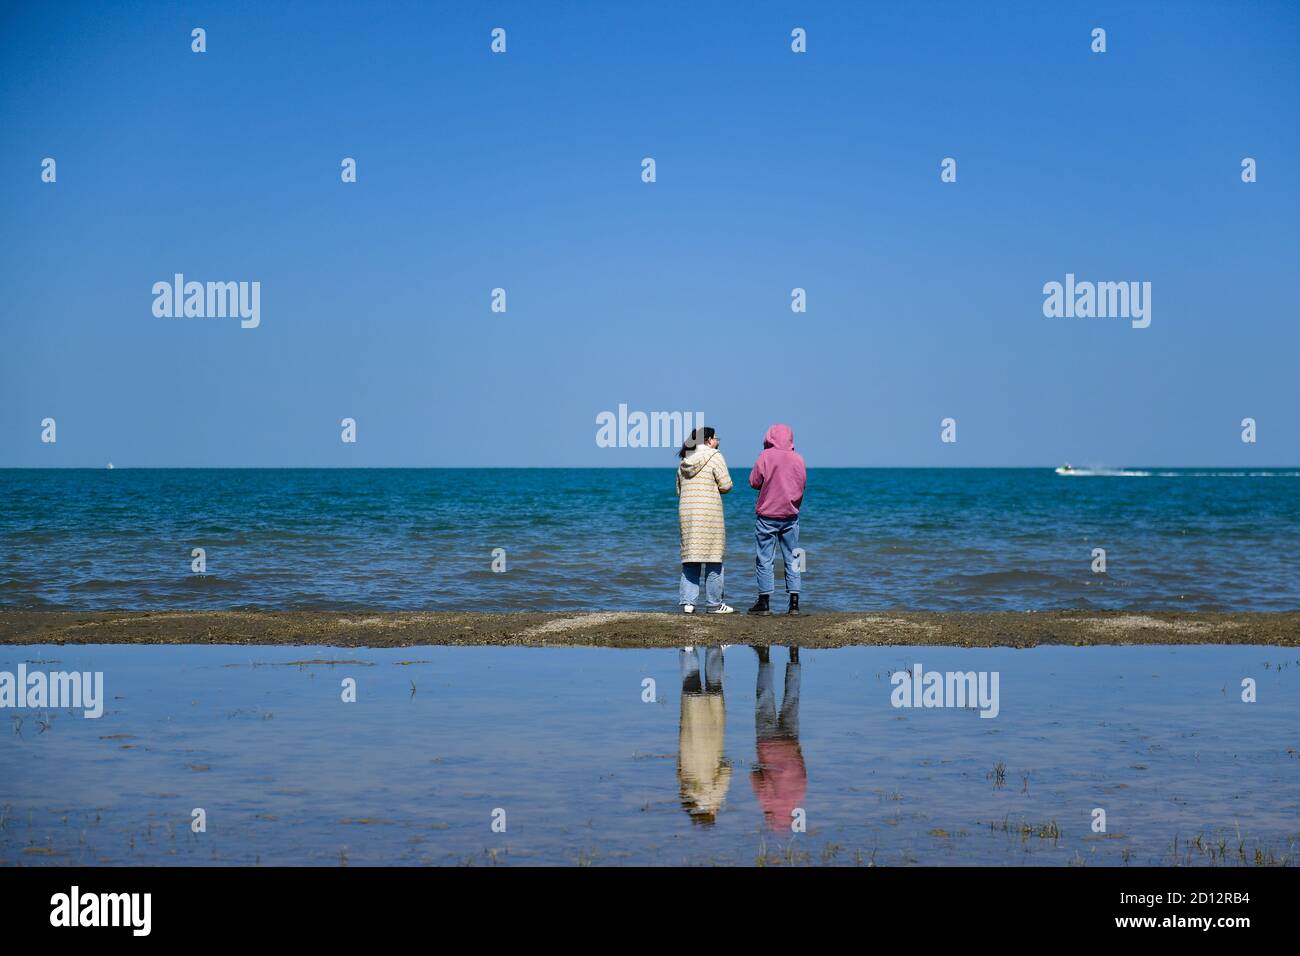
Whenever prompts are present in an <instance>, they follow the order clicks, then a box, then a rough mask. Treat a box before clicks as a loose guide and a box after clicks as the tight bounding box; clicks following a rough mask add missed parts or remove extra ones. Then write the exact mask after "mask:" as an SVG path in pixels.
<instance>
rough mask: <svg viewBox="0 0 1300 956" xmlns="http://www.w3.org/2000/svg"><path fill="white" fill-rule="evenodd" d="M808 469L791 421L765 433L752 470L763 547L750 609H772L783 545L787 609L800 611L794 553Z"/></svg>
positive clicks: (757, 560) (756, 525)
mask: <svg viewBox="0 0 1300 956" xmlns="http://www.w3.org/2000/svg"><path fill="white" fill-rule="evenodd" d="M807 483H808V469H807V466H805V465H804V461H803V455H801V454H799V453H798V452H797V451H795V450H794V432H793V431H791V430H790V426H789V425H779V424H778V425H773V426H772V427H771V428H769V429H768V430H767V434H766V435H764V436H763V453H762V454H761V455H759V456H758V461H757V462H755V463H754V470H753V471H751V472H750V473H749V486H750V487H751V488H757V489H758V501H757V503H756V504H755V505H754V539H755V542H756V544H757V545H758V551H757V553H756V556H755V558H754V564H755V566H756V567H757V569H758V603H756V604H755V605H754V606H753V607H751V608H750V609H749V613H750V614H764V615H766V614H771V613H772V610H771V608H770V607H769V601H770V600H771V597H772V591H773V589H774V588H775V581H774V580H773V576H772V562H773V560H774V559H775V557H776V548H777V545H778V544H779V545H780V546H781V563H782V565H783V566H784V567H785V590H786V593H787V594H789V595H790V609H789V611H788V612H787V613H789V614H798V613H799V583H800V581H799V577H800V576H799V568H798V565H797V563H796V561H795V556H794V552H795V549H796V548H798V547H799V506H800V505H802V504H803V492H804V486H805V485H806V484H807Z"/></svg>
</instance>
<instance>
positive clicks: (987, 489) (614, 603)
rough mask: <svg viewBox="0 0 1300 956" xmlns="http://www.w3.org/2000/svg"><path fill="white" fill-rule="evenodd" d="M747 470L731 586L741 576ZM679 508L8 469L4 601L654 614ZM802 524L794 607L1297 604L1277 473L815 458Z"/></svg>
mask: <svg viewBox="0 0 1300 956" xmlns="http://www.w3.org/2000/svg"><path fill="white" fill-rule="evenodd" d="M745 475H746V471H745V469H744V468H743V467H742V465H741V463H739V462H737V463H735V468H734V473H733V476H734V477H735V478H736V479H737V487H736V490H735V491H734V492H733V493H732V494H730V495H728V496H727V497H726V499H725V504H726V509H727V522H728V553H727V594H728V597H729V599H732V601H733V603H739V602H742V601H744V600H746V599H747V598H749V597H750V596H751V594H752V592H753V589H754V582H753V537H752V513H753V502H754V492H753V491H751V490H750V489H749V488H748V487H746V486H745V484H744V478H745ZM676 521H677V517H676V498H675V496H674V494H673V473H672V469H671V467H667V468H664V469H662V470H656V469H573V470H550V469H470V470H453V469H448V470H332V469H321V470H292V469H286V470H221V469H213V470H130V469H116V470H113V471H109V470H103V471H99V470H4V471H0V605H3V606H9V607H30V608H40V607H46V608H64V609H86V610H93V609H106V608H113V609H156V608H170V609H183V608H193V609H213V608H235V607H261V608H294V609H308V608H315V609H359V608H370V609H385V608H389V609H399V608H400V609H423V610H474V609H482V610H578V609H588V608H590V609H656V608H669V607H671V606H673V605H674V603H675V601H676V576H677V573H678V564H677V561H678V558H677V524H676ZM801 525H802V535H803V537H802V542H801V543H802V545H803V547H804V548H805V549H806V551H807V571H806V573H805V575H804V596H805V597H804V600H805V603H806V604H807V605H808V606H809V607H810V608H812V609H816V608H821V609H824V610H860V609H911V610H975V611H979V610H1028V609H1048V608H1094V609H1105V608H1118V609H1146V610H1162V609H1180V608H1181V609H1190V610H1280V609H1290V610H1294V609H1296V608H1297V607H1300V574H1297V573H1296V567H1297V565H1296V560H1295V542H1296V540H1297V537H1298V535H1300V473H1298V472H1296V471H1293V470H1291V471H1288V470H1267V469H1259V470H1241V469H1233V470H1221V471H1213V470H1205V469H1196V470H1189V471H1174V470H1169V469H1157V468H1132V469H1123V470H1117V471H1114V472H1098V473H1095V474H1092V475H1074V476H1058V475H1056V474H1054V473H1053V472H1052V470H1051V469H1036V470H1029V469H1023V470H1022V469H812V471H811V473H810V477H809V491H808V496H807V498H806V500H805V504H804V512H803V516H802V520H801ZM196 547H201V548H203V549H205V551H206V555H207V571H206V573H205V574H195V573H193V572H192V570H191V561H192V558H191V549H193V548H196ZM496 548H502V549H504V550H505V560H506V571H505V572H504V573H495V572H494V571H493V570H492V561H493V556H492V552H493V549H496ZM1094 548H1104V549H1105V551H1106V560H1107V572H1106V573H1105V574H1095V573H1093V571H1092V569H1091V566H1092V562H1093V556H1092V552H1093V549H1094ZM778 581H779V573H778ZM779 587H780V585H779V583H778V588H779Z"/></svg>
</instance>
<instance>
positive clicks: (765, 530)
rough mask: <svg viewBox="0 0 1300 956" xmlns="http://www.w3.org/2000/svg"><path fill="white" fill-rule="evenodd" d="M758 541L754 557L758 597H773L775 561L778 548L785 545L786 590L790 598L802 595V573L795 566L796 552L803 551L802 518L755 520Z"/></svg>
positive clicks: (758, 517)
mask: <svg viewBox="0 0 1300 956" xmlns="http://www.w3.org/2000/svg"><path fill="white" fill-rule="evenodd" d="M754 540H755V542H756V543H757V544H758V551H757V552H756V554H755V557H754V566H755V567H756V568H757V569H758V593H759V594H771V593H772V590H773V588H774V587H775V584H774V582H773V580H772V561H773V559H774V558H775V557H776V545H777V542H778V541H779V542H780V543H781V563H782V564H784V565H785V589H786V591H788V592H789V593H790V594H798V593H799V569H798V568H796V567H795V566H794V549H795V548H797V547H799V516H798V515H795V516H794V517H793V518H764V517H763V516H762V515H755V516H754Z"/></svg>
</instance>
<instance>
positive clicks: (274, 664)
mask: <svg viewBox="0 0 1300 956" xmlns="http://www.w3.org/2000/svg"><path fill="white" fill-rule="evenodd" d="M304 661H317V662H316V663H302V662H304ZM322 661H337V663H322ZM692 662H693V663H692ZM918 663H919V664H921V665H922V666H923V668H924V669H925V670H926V671H950V670H951V671H974V672H980V671H983V672H997V673H998V675H999V685H998V686H999V701H998V704H999V706H998V715H997V716H996V717H993V718H982V717H980V716H979V711H977V710H975V709H971V708H969V707H965V708H963V707H953V708H928V709H927V708H910V709H909V708H896V707H894V706H892V704H891V692H892V691H893V687H892V685H891V679H890V675H891V674H892V673H894V672H895V671H898V670H903V669H910V668H912V667H913V666H914V665H915V664H918ZM20 664H25V665H26V667H27V668H28V669H29V670H39V671H67V670H73V669H75V670H81V671H102V672H103V674H104V682H105V684H104V689H105V698H106V705H105V709H104V714H103V716H102V717H101V718H99V719H85V718H84V717H82V716H81V712H80V711H76V710H71V709H66V708H63V709H57V710H53V709H49V708H38V709H35V710H33V709H26V710H14V709H4V710H0V781H3V784H2V786H0V863H3V864H6V865H14V864H21V865H64V864H115V865H122V864H166V863H171V864H184V865H221V864H312V865H325V866H337V865H341V864H348V865H363V864H394V865H403V864H410V865H426V864H440V865H450V864H484V865H491V864H496V865H528V864H575V865H581V864H594V865H622V864H675V865H676V864H701V865H709V864H721V865H755V864H758V863H763V864H767V865H789V864H795V865H803V864H810V865H820V864H836V865H868V864H871V863H875V864H877V865H914V864H921V865H960V864H997V865H1072V864H1073V865H1094V866H1095V865H1125V864H1132V865H1140V864H1156V865H1162V864H1172V863H1183V864H1193V865H1201V864H1204V865H1256V864H1259V863H1265V864H1274V863H1286V864H1290V865H1294V864H1295V862H1296V860H1297V854H1298V853H1300V651H1297V650H1296V649H1295V648H1289V649H1288V648H1270V647H1250V646H1234V647H1228V646H1199V647H1090V648H1063V647H1040V648H1034V649H1030V650H1011V649H978V650H976V649H958V648H941V647H925V648H908V647H889V648H866V647H855V648H844V649H836V650H817V651H807V650H806V651H803V652H802V654H801V655H800V662H799V664H798V665H797V667H794V668H792V667H791V666H790V665H789V663H788V652H787V651H786V650H785V649H782V648H773V649H772V650H771V652H770V662H769V664H768V665H767V666H766V667H762V666H760V664H759V655H758V652H757V651H755V650H754V649H752V648H749V647H744V646H739V645H737V646H732V647H729V648H727V649H726V650H725V651H723V650H721V649H714V650H712V651H708V650H705V649H696V650H695V651H693V652H691V653H690V654H685V653H684V652H683V651H679V650H663V649H658V650H613V649H592V648H573V649H559V648H500V647H426V648H402V649H391V650H390V649H384V650H370V649H361V650H351V649H350V650H343V649H332V648H322V647H221V646H217V647H188V646H167V647H157V646H155V647H135V646H94V645H92V646H77V647H73V646H63V647H54V646H27V647H13V646H8V647H0V671H9V672H11V673H13V672H16V670H17V668H18V666H19V665H20ZM347 678H351V679H353V680H355V682H356V701H355V703H344V702H343V700H342V695H343V689H342V688H343V682H344V680H345V679H347ZM1243 678H1252V679H1253V680H1254V681H1255V683H1256V693H1257V701H1256V702H1255V703H1244V702H1243V701H1242V699H1241V693H1242V691H1241V682H1242V679H1243ZM647 680H650V681H653V685H647V684H646V683H645V682H646V681H647ZM760 690H761V691H764V693H763V694H762V695H761V698H760V694H759V691H760ZM768 690H770V692H771V693H770V695H769V694H767V693H766V691H768ZM651 694H652V695H653V697H654V702H645V701H644V700H643V697H648V696H651ZM783 694H784V697H785V699H784V701H783V700H782V697H783ZM796 697H797V702H798V703H797V708H796V707H795V706H794V704H795V698H796ZM196 808H202V809H203V810H204V811H205V814H206V832H203V833H195V832H192V830H191V821H192V819H193V816H192V812H193V810H194V809H196ZM1098 808H1100V809H1103V810H1105V813H1106V831H1105V832H1104V833H1099V832H1093V829H1092V824H1093V819H1094V810H1095V809H1098ZM497 811H503V812H504V823H505V832H496V831H494V830H493V821H494V813H496V818H497V819H500V816H501V814H500V813H497ZM799 814H802V818H803V820H804V822H805V831H804V832H795V830H794V829H793V828H792V826H793V824H794V823H795V822H796V816H798V815H799Z"/></svg>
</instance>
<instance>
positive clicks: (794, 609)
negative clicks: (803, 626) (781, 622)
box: [785, 591, 799, 614]
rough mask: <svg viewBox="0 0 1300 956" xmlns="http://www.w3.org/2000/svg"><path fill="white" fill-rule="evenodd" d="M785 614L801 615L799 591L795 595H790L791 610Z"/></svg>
mask: <svg viewBox="0 0 1300 956" xmlns="http://www.w3.org/2000/svg"><path fill="white" fill-rule="evenodd" d="M785 613H786V614H798V613H799V593H798V592H797V591H796V592H795V593H794V594H791V595H790V610H788V611H786V612H785Z"/></svg>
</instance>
